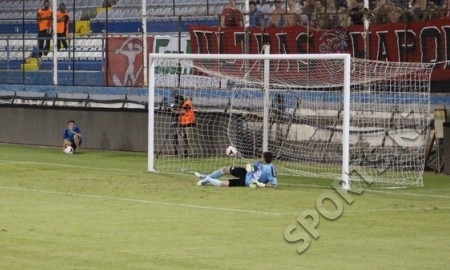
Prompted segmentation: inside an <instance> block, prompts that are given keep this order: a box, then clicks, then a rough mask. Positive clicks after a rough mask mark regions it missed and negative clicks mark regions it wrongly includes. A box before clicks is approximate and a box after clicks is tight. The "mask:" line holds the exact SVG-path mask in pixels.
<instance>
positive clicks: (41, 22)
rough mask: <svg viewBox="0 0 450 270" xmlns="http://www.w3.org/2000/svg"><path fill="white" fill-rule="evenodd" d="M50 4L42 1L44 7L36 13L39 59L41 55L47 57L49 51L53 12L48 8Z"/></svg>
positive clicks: (46, 0)
mask: <svg viewBox="0 0 450 270" xmlns="http://www.w3.org/2000/svg"><path fill="white" fill-rule="evenodd" d="M49 6H50V3H49V1H48V0H45V1H44V7H43V8H41V9H39V10H38V12H37V17H36V20H37V23H38V28H39V32H38V47H39V57H42V55H47V54H48V52H49V51H50V41H51V38H52V20H53V10H52V9H51V8H50V7H49Z"/></svg>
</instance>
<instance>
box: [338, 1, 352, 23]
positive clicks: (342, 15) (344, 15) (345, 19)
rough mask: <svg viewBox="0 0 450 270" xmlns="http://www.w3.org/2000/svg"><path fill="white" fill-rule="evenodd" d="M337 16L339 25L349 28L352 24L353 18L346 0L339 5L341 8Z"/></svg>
mask: <svg viewBox="0 0 450 270" xmlns="http://www.w3.org/2000/svg"><path fill="white" fill-rule="evenodd" d="M337 16H338V21H337V27H340V28H347V27H349V26H350V25H352V18H351V17H350V15H349V12H348V7H347V3H346V2H342V3H341V4H340V5H339V9H338V11H337Z"/></svg>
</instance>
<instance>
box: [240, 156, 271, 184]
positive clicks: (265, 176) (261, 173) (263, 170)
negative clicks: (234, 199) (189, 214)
mask: <svg viewBox="0 0 450 270" xmlns="http://www.w3.org/2000/svg"><path fill="white" fill-rule="evenodd" d="M253 167H254V168H255V170H254V171H253V172H248V173H247V176H246V177H245V185H246V186H248V185H249V184H250V182H251V181H252V179H256V180H258V181H259V182H261V183H263V184H267V183H271V184H272V185H273V186H276V185H277V183H278V181H277V173H276V171H275V166H273V164H272V163H270V164H264V163H263V162H261V161H258V162H256V163H255V164H253Z"/></svg>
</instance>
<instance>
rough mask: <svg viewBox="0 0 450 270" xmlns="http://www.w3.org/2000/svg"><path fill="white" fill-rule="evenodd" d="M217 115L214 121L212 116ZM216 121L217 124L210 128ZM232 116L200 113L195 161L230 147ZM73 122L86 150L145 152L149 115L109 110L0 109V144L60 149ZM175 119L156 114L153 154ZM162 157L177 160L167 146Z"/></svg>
mask: <svg viewBox="0 0 450 270" xmlns="http://www.w3.org/2000/svg"><path fill="white" fill-rule="evenodd" d="M212 114H214V115H212ZM212 117H213V119H214V123H212V122H211V118H212ZM228 117H229V115H227V114H225V113H221V112H215V113H212V112H203V113H201V112H199V113H197V119H198V124H197V127H196V135H195V137H194V138H193V140H194V144H195V145H193V147H195V149H197V152H196V155H213V154H217V153H220V152H222V151H223V149H225V148H226V146H227V145H229V143H230V142H229V140H228V133H227V127H228V125H227V122H228ZM69 119H74V120H75V121H76V123H77V125H78V126H79V127H80V128H81V132H82V134H83V145H82V148H87V149H102V150H123V151H138V152H146V151H147V145H148V144H147V137H148V127H147V126H148V112H147V110H143V109H106V108H77V107H70V108H68V107H47V106H33V105H21V106H19V105H4V104H2V105H0V142H1V143H14V144H27V145H43V146H61V145H62V141H63V139H62V136H63V132H64V129H65V128H66V125H67V121H68V120H69ZM173 120H174V119H173V117H172V116H171V115H170V114H169V113H168V112H164V111H157V112H156V113H155V140H156V141H155V151H157V150H159V149H161V148H160V147H161V145H163V142H164V140H167V138H168V136H169V135H170V134H173V132H174V129H171V128H170V123H171V122H172V121H173ZM162 149H163V152H162V154H173V150H174V149H173V145H172V144H171V143H166V144H164V148H162Z"/></svg>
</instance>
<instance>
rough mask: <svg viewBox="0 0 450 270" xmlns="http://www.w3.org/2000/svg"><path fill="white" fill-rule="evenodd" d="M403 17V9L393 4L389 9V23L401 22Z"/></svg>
mask: <svg viewBox="0 0 450 270" xmlns="http://www.w3.org/2000/svg"><path fill="white" fill-rule="evenodd" d="M402 17H403V9H402V8H401V7H398V6H396V5H392V7H391V8H390V9H389V13H388V17H387V22H388V23H398V22H401V18H402Z"/></svg>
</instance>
